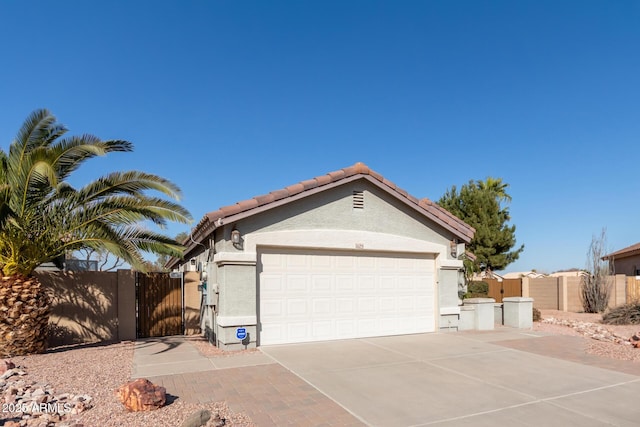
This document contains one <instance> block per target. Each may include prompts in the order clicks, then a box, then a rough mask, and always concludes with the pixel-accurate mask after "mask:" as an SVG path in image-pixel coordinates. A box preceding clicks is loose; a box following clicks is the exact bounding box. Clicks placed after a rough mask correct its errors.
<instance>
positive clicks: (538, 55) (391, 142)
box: [0, 0, 640, 272]
mask: <svg viewBox="0 0 640 427" xmlns="http://www.w3.org/2000/svg"><path fill="white" fill-rule="evenodd" d="M0 46H1V57H0V61H1V66H0V146H2V147H3V148H5V149H6V147H7V146H8V145H9V143H10V141H11V140H12V139H13V137H14V136H15V134H16V132H17V130H18V128H19V126H20V125H21V124H22V122H23V120H24V119H25V118H26V116H27V115H28V114H29V113H30V112H31V111H32V110H34V109H36V108H40V107H45V108H48V109H50V110H51V111H52V112H53V113H54V114H55V115H56V116H57V117H58V118H59V120H60V121H61V122H62V123H64V124H66V125H67V127H69V129H70V133H71V134H81V133H92V134H95V135H98V136H99V137H101V138H105V139H108V138H118V139H127V140H130V141H132V142H133V143H134V144H135V151H134V152H133V153H128V154H114V155H111V156H108V157H106V158H104V159H98V160H96V161H92V162H90V163H88V164H87V166H86V167H85V168H83V169H80V170H79V171H78V173H77V175H76V176H75V177H74V180H75V183H76V184H81V183H82V182H85V181H87V180H89V179H93V178H95V177H97V176H98V175H101V174H103V173H106V172H108V171H111V170H115V169H140V170H144V171H147V172H153V173H157V174H160V175H162V176H165V177H167V178H169V179H171V180H172V181H174V182H176V183H177V184H178V185H179V186H180V187H181V188H182V189H183V192H184V197H183V199H182V202H183V204H184V205H185V206H186V207H187V208H188V209H189V210H190V211H191V212H192V214H193V216H194V218H195V221H196V222H197V221H198V220H199V219H200V218H201V217H202V216H203V215H204V214H205V213H206V212H207V211H211V210H215V209H217V208H218V207H220V206H224V205H228V204H232V203H235V202H236V201H239V200H243V199H246V198H249V197H252V196H255V195H259V194H264V193H268V192H269V191H272V190H274V189H278V188H281V187H283V186H287V185H289V184H292V183H295V182H298V181H301V180H304V179H308V178H310V177H313V176H316V175H320V174H324V173H327V172H329V171H333V170H337V169H340V168H342V167H346V166H349V165H351V164H353V163H355V162H357V161H362V162H364V163H366V164H367V165H368V166H369V167H371V168H372V169H374V170H376V171H377V172H379V173H381V174H382V175H384V176H385V177H386V178H388V179H390V180H391V181H393V182H395V183H396V184H397V185H399V186H400V187H402V188H404V189H405V190H407V191H409V192H410V193H411V194H413V195H415V196H416V197H429V198H431V199H432V200H438V199H439V198H440V196H441V195H442V194H443V193H444V192H445V191H446V190H447V188H449V187H451V186H452V185H457V186H460V185H461V184H464V183H465V182H467V181H468V180H470V179H484V178H486V177H487V176H493V177H501V178H503V180H504V181H506V182H507V183H509V184H510V193H511V195H512V197H513V202H512V203H511V214H512V220H513V223H514V224H515V225H516V227H517V230H516V236H517V239H518V243H524V244H525V251H524V252H523V254H522V255H521V257H520V259H519V260H518V261H517V262H516V263H514V264H512V265H510V266H509V267H508V268H507V271H522V270H528V269H532V268H534V269H537V270H539V271H547V272H551V271H555V270H558V269H564V268H571V267H583V266H584V264H585V259H586V251H587V248H588V245H589V242H590V241H591V236H592V235H593V234H597V233H599V231H600V229H601V228H602V227H606V228H607V232H608V238H609V247H610V249H611V250H615V249H620V248H622V247H625V246H628V245H631V244H634V243H636V242H638V241H640V232H638V231H636V230H635V224H636V223H637V219H638V208H639V205H640V198H639V197H638V193H639V191H638V190H639V187H640V178H638V174H637V172H636V171H637V167H636V156H637V147H638V142H639V137H640V84H639V83H640V81H639V79H640V55H639V54H638V46H640V2H637V1H617V2H608V1H588V0H587V1H585V0H581V1H555V0H554V1H541V0H535V1H529V0H522V1H477V0H474V1H463V0H460V1H403V2H394V1H327V0H323V1H304V2H300V1H269V2H264V1H243V2H231V1H225V2H222V1H184V2H178V1H173V2H167V1H136V2H125V1H110V2H87V1H64V2H51V1H17V0H4V1H2V2H0ZM187 230H188V227H185V226H181V225H172V226H171V227H169V229H168V230H167V232H168V233H169V234H172V235H174V234H176V233H178V232H180V231H187Z"/></svg>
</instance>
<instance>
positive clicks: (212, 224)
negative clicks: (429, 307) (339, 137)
mask: <svg viewBox="0 0 640 427" xmlns="http://www.w3.org/2000/svg"><path fill="white" fill-rule="evenodd" d="M360 177H363V178H365V179H368V180H369V181H370V182H372V183H374V184H377V185H378V186H379V187H381V188H383V189H386V190H387V191H388V192H390V193H392V194H394V195H395V196H396V197H398V198H399V199H401V200H404V201H405V202H406V203H407V204H408V205H410V206H412V207H414V208H415V209H416V210H418V211H419V212H421V213H422V214H423V215H425V216H426V217H428V218H430V219H431V220H432V221H434V222H436V223H437V224H439V225H441V226H442V227H444V228H445V229H448V230H450V231H451V232H453V233H454V234H455V235H456V236H457V237H459V238H460V239H461V240H462V241H465V242H469V241H470V240H471V238H472V237H473V235H474V233H475V229H474V228H473V227H471V226H470V225H469V224H467V223H465V222H464V221H462V220H460V219H459V218H457V217H455V216H454V215H452V214H451V213H449V212H448V211H447V210H445V209H443V208H442V207H440V206H438V205H437V204H436V203H434V202H432V201H431V200H429V199H426V198H424V199H417V198H416V197H414V196H412V195H410V194H409V193H407V192H406V191H405V190H403V189H401V188H399V187H398V186H397V185H395V184H394V183H393V182H391V181H389V180H387V179H385V178H384V177H383V176H382V175H380V174H379V173H377V172H375V171H373V170H371V169H369V167H368V166H367V165H365V164H364V163H356V164H355V165H353V166H349V167H346V168H344V169H340V170H337V171H334V172H329V173H328V174H326V175H320V176H317V177H315V178H311V179H308V180H305V181H302V182H299V183H297V184H293V185H290V186H288V187H285V188H283V189H280V190H275V191H272V192H270V193H269V194H264V195H261V196H257V197H253V198H251V199H247V200H243V201H241V202H238V203H236V204H234V205H230V206H224V207H221V208H220V209H218V210H216V211H213V212H209V213H207V214H206V215H205V216H204V217H203V218H202V219H201V220H200V222H199V223H198V224H197V225H196V227H195V228H194V229H193V230H192V236H193V238H194V240H196V241H201V240H202V239H204V238H205V237H206V236H207V235H209V234H210V233H211V232H212V231H213V230H215V229H216V228H218V227H220V226H221V225H222V224H224V223H226V222H229V221H237V220H239V219H241V218H245V217H247V216H250V215H253V214H256V213H259V212H262V211H263V210H265V209H268V208H271V207H275V206H279V205H281V204H284V203H287V202H289V201H293V200H294V199H297V198H300V197H304V196H305V194H304V193H309V194H313V193H315V192H318V191H321V190H324V188H323V187H325V186H326V187H327V188H331V187H333V186H337V185H340V184H341V181H343V180H345V179H357V178H360ZM296 196H297V197H296ZM288 199H291V200H288ZM189 240H190V239H187V240H186V241H185V242H183V243H187V242H188V241H189Z"/></svg>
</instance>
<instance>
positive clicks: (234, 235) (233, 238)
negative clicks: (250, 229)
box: [231, 230, 241, 245]
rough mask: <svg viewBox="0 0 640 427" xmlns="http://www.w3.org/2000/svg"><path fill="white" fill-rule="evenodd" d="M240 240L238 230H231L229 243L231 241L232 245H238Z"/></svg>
mask: <svg viewBox="0 0 640 427" xmlns="http://www.w3.org/2000/svg"><path fill="white" fill-rule="evenodd" d="M240 241H241V239H240V232H239V231H238V230H233V231H232V232H231V243H233V244H234V245H239V244H240Z"/></svg>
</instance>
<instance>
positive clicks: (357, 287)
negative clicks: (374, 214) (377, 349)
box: [259, 250, 435, 345]
mask: <svg viewBox="0 0 640 427" xmlns="http://www.w3.org/2000/svg"><path fill="white" fill-rule="evenodd" d="M260 261H261V262H260V265H261V271H260V275H259V287H260V288H259V295H260V302H259V304H260V307H259V319H260V320H259V321H260V326H261V329H260V344H263V345H264V344H280V343H293V342H308V341H320V340H331V339H342V338H357V337H368V336H379V335H396V334H406V333H417V332H431V331H433V330H435V316H434V312H435V308H434V304H435V302H434V298H435V282H434V266H435V262H434V259H433V257H430V256H416V255H408V254H407V255H401V254H400V255H399V254H386V255H385V254H370V253H369V254H363V253H355V252H345V253H330V252H328V251H314V252H313V253H304V252H302V251H296V250H291V251H290V253H283V254H278V253H271V252H264V253H261V257H260ZM283 284H284V286H283Z"/></svg>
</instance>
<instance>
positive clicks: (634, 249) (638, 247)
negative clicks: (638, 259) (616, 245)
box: [602, 243, 640, 260]
mask: <svg viewBox="0 0 640 427" xmlns="http://www.w3.org/2000/svg"><path fill="white" fill-rule="evenodd" d="M634 255H640V243H636V244H635V245H631V246H628V247H626V248H624V249H620V250H619V251H616V252H612V253H610V254H608V255H605V256H603V257H602V259H604V260H610V259H614V258H626V257H630V256H634Z"/></svg>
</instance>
